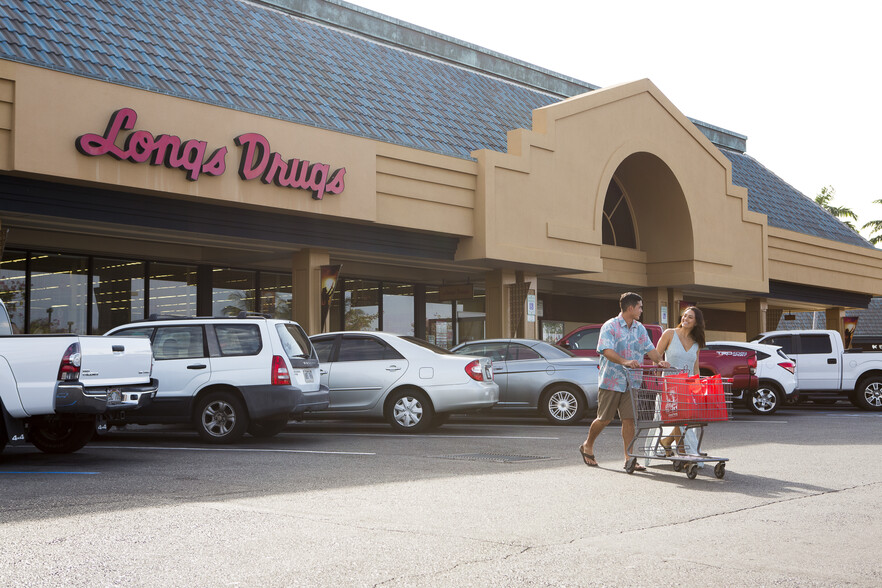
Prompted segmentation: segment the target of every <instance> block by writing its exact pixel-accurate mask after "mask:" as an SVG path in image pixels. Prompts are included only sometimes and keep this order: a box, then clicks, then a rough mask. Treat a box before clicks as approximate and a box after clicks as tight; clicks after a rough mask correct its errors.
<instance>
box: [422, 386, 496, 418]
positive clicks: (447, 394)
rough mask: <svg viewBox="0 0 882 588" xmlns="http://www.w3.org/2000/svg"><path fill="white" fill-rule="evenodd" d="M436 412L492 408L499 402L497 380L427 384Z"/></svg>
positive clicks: (427, 390)
mask: <svg viewBox="0 0 882 588" xmlns="http://www.w3.org/2000/svg"><path fill="white" fill-rule="evenodd" d="M425 390H426V392H428V394H429V397H430V398H431V400H432V406H433V407H434V408H435V412H453V411H457V412H460V411H469V410H480V409H482V408H490V407H492V406H495V405H496V404H497V403H498V402H499V385H498V384H496V382H473V383H466V384H455V385H452V386H427V387H426V388H425Z"/></svg>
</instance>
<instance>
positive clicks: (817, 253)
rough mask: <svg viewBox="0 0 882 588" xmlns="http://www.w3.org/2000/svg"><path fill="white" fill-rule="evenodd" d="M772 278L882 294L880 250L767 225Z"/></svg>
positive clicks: (881, 255)
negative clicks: (833, 241) (835, 241)
mask: <svg viewBox="0 0 882 588" xmlns="http://www.w3.org/2000/svg"><path fill="white" fill-rule="evenodd" d="M769 272H770V275H771V277H772V279H775V280H781V281H784V282H793V283H795V284H809V285H812V286H818V287H821V288H831V289H834V290H847V291H850V292H861V293H864V294H871V295H874V296H879V295H880V294H882V290H880V286H882V251H880V250H879V249H870V248H868V247H857V246H855V245H847V244H845V243H835V244H834V243H831V242H830V241H829V240H827V239H821V238H819V237H813V236H811V235H804V234H802V233H797V232H795V231H788V230H786V229H781V228H777V227H769Z"/></svg>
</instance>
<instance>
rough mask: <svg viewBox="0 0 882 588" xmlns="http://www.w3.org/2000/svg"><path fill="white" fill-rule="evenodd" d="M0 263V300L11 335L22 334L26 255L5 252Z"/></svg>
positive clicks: (18, 252)
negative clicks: (7, 318) (7, 314)
mask: <svg viewBox="0 0 882 588" xmlns="http://www.w3.org/2000/svg"><path fill="white" fill-rule="evenodd" d="M3 257H4V258H5V259H4V261H2V262H0V299H2V300H3V303H4V304H5V305H6V310H7V311H8V312H9V318H10V320H11V321H12V332H13V333H24V332H25V329H24V326H25V289H26V287H27V274H26V270H27V254H26V253H25V252H24V251H10V250H6V251H5V253H4V255H3Z"/></svg>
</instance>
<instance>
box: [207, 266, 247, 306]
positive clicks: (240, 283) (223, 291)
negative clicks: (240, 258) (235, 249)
mask: <svg viewBox="0 0 882 588" xmlns="http://www.w3.org/2000/svg"><path fill="white" fill-rule="evenodd" d="M256 278H257V273H256V272H250V271H246V270H234V269H221V268H218V269H215V270H214V271H213V272H212V289H211V314H212V316H236V315H238V314H239V313H240V312H241V311H243V310H245V311H250V312H253V311H254V310H255V307H254V302H255V291H256V289H257V288H256V282H257V279H256Z"/></svg>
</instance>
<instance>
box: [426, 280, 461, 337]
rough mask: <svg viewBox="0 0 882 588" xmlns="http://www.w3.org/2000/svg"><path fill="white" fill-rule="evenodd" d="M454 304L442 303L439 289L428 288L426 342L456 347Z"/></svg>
mask: <svg viewBox="0 0 882 588" xmlns="http://www.w3.org/2000/svg"><path fill="white" fill-rule="evenodd" d="M454 340H455V339H454V333H453V303H451V302H449V301H442V300H441V297H440V295H439V293H438V288H437V287H431V286H427V287H426V341H428V342H429V343H432V344H434V345H437V346H439V347H444V348H445V349H450V348H451V347H453V345H454V343H453V342H454Z"/></svg>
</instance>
